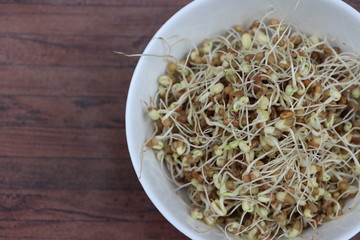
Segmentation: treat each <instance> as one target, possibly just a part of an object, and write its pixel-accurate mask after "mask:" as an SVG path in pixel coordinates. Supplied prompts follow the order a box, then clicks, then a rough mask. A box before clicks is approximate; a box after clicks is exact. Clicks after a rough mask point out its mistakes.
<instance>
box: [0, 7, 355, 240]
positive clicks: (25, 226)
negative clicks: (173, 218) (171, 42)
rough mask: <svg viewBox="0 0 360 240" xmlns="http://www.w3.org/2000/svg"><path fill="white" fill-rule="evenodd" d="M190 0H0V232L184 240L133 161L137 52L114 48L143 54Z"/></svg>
mask: <svg viewBox="0 0 360 240" xmlns="http://www.w3.org/2000/svg"><path fill="white" fill-rule="evenodd" d="M189 2H190V0H27V1H25V0H24V1H21V0H18V1H12V0H0V73H1V75H0V76H1V77H0V78H1V81H0V136H1V137H0V170H1V174H0V239H5V240H10V239H11V240H18V239H30V240H35V239H36V240H37V239H64V240H65V239H66V240H69V239H90V240H95V239H101V240H107V239H109V240H115V239H116V240H117V239H177V240H180V239H186V237H185V236H184V235H183V234H181V233H180V232H179V231H177V230H176V229H175V228H174V227H173V226H172V225H171V224H170V223H168V222H167V221H166V220H165V219H164V218H163V217H162V215H161V214H160V213H159V212H158V211H157V210H156V208H155V207H154V206H153V204H152V203H151V202H150V200H149V199H148V198H147V196H146V194H145V193H144V192H143V190H142V188H141V186H140V184H139V182H138V180H137V177H136V175H135V172H134V170H133V168H132V165H131V160H130V158H129V155H128V151H127V146H126V138H125V116H124V115H125V114H124V111H125V104H126V96H127V89H128V86H129V83H130V79H131V76H132V73H133V70H134V67H135V65H136V62H137V59H136V58H127V57H123V56H120V55H116V54H114V53H113V52H112V51H114V50H119V51H126V52H129V53H141V52H142V51H143V49H144V47H145V46H146V45H147V43H148V41H149V40H150V38H151V36H152V35H153V34H154V33H155V32H156V31H157V30H158V29H159V27H160V26H161V25H162V24H163V23H164V22H165V21H166V20H167V19H168V18H169V17H170V16H171V15H173V14H174V13H175V12H176V11H178V10H179V9H180V8H181V7H183V6H184V5H186V4H187V3H189ZM346 2H348V3H350V4H351V5H352V6H353V7H355V8H356V9H357V10H360V1H358V0H347V1H346ZM354 239H358V240H359V239H360V236H357V237H355V238H354Z"/></svg>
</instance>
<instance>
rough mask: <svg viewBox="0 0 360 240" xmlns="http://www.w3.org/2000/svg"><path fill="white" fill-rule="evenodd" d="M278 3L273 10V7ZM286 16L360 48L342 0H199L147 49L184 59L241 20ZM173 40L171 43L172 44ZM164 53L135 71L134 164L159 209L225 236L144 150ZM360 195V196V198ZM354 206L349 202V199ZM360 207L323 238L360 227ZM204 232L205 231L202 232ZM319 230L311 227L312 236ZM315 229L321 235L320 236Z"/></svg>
mask: <svg viewBox="0 0 360 240" xmlns="http://www.w3.org/2000/svg"><path fill="white" fill-rule="evenodd" d="M272 9H274V11H273V12H271V10H272ZM269 12H271V14H269V16H268V18H277V19H284V21H285V22H287V23H292V24H294V25H295V26H297V27H298V28H299V30H300V31H302V32H305V33H309V34H316V35H318V36H319V37H321V38H324V37H326V38H327V39H329V40H332V41H333V43H334V45H337V46H339V47H340V48H341V49H342V50H348V51H352V52H356V53H360V44H358V43H357V42H358V39H360V14H359V13H358V12H357V11H356V10H354V9H352V8H351V7H349V6H348V5H346V4H345V3H343V2H341V1H338V0H313V1H312V0H282V1H281V0H257V1H254V0H241V1H239V0H222V1H218V0H197V1H193V2H192V3H190V4H189V5H187V6H186V7H185V8H183V9H182V10H180V11H179V12H178V13H177V14H175V15H174V16H173V17H172V18H171V19H170V20H169V21H168V22H166V23H165V24H164V25H163V27H162V28H161V29H160V30H159V31H158V32H157V34H156V35H155V36H154V38H153V39H152V40H151V42H150V43H149V45H148V46H147V48H146V49H145V51H144V54H150V55H151V54H154V55H157V56H162V55H163V56H165V55H169V54H171V55H172V56H175V57H176V58H178V59H182V58H183V57H184V56H185V54H186V53H187V52H188V51H189V50H190V49H191V48H192V46H193V45H192V44H195V45H197V44H199V43H200V42H201V41H203V40H204V39H207V38H211V37H212V36H214V35H216V34H222V33H223V32H224V31H225V30H226V29H228V28H230V27H232V26H234V25H235V24H242V25H244V26H248V25H249V24H250V23H251V22H252V21H253V20H256V19H261V18H262V17H263V16H264V15H265V14H268V13H269ZM169 45H171V47H169ZM165 68H166V61H165V58H164V57H152V56H143V57H141V58H140V60H139V63H138V65H137V67H136V70H135V72H134V75H133V78H132V81H131V85H130V89H129V94H128V99H127V106H126V135H127V141H128V147H129V152H130V155H131V159H132V162H133V166H134V168H135V171H136V173H137V175H138V176H139V180H140V182H141V184H142V186H143V188H144V190H145V191H146V193H147V195H148V196H149V198H150V199H151V200H152V202H153V203H154V204H155V206H156V207H157V208H158V209H159V211H160V212H161V213H162V214H163V215H164V216H165V217H166V218H167V219H168V220H169V221H170V222H171V223H172V224H173V225H174V226H175V227H176V228H178V229H179V230H180V231H181V232H183V233H184V234H185V235H187V236H188V237H190V238H191V239H208V240H212V239H214V240H215V239H219V236H221V235H222V234H223V233H221V232H219V230H216V229H215V228H214V229H211V230H209V227H207V226H205V225H204V224H203V223H201V222H200V221H194V220H192V219H191V217H190V216H189V211H188V209H187V207H186V204H185V203H184V201H183V200H182V199H181V198H180V197H179V194H181V193H179V192H175V191H174V189H175V187H174V186H173V184H171V183H170V181H169V180H168V178H167V177H166V174H164V171H163V170H162V169H161V167H160V164H159V162H158V161H157V160H156V158H155V156H154V154H153V153H152V152H151V151H146V152H143V150H144V143H145V141H146V140H147V139H149V138H150V136H151V134H152V130H153V127H152V123H151V120H150V119H149V117H148V116H147V113H146V111H145V110H146V106H145V104H144V102H149V100H150V96H154V94H155V92H156V89H157V78H158V77H159V76H160V75H162V74H164V71H165ZM356 200H358V199H356ZM348 207H349V204H348ZM359 210H360V208H358V207H356V208H355V210H354V211H353V212H351V213H350V214H348V215H347V216H345V217H343V218H341V219H340V220H336V221H332V222H329V223H326V224H325V225H323V226H321V227H320V228H319V229H318V230H317V233H316V235H317V236H318V238H319V239H321V238H323V239H330V238H329V236H331V239H349V238H350V237H352V236H353V235H355V234H356V233H358V232H359V230H360V221H359V220H360V215H359V214H358V213H359ZM199 232H200V233H199ZM313 234H314V231H306V232H305V233H304V234H303V235H302V238H303V239H310V238H311V237H312V236H313ZM316 235H315V236H316Z"/></svg>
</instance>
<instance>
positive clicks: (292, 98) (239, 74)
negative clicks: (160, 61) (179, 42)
mask: <svg viewBox="0 0 360 240" xmlns="http://www.w3.org/2000/svg"><path fill="white" fill-rule="evenodd" d="M158 83H159V85H158V91H157V93H156V96H155V97H154V98H153V99H152V100H151V101H150V103H149V104H148V106H147V107H148V109H147V110H148V113H149V116H150V117H151V119H152V120H153V121H154V126H155V131H154V134H153V136H152V137H151V138H150V139H149V140H148V142H147V143H146V146H147V147H148V148H151V149H153V150H154V152H155V154H156V156H157V158H158V159H159V161H161V163H162V164H163V166H165V167H166V169H167V170H168V172H169V174H170V176H171V179H172V180H173V182H174V183H175V184H176V185H177V186H178V189H186V191H187V193H188V198H189V202H190V208H191V209H190V214H191V216H192V217H193V218H194V219H199V220H202V221H204V222H205V223H206V224H208V225H216V226H218V227H220V228H221V229H222V230H223V231H224V233H225V234H226V236H228V237H230V236H232V237H234V236H235V237H245V238H248V239H277V238H280V237H287V238H295V237H297V236H299V235H300V234H301V233H302V231H303V229H304V228H306V227H312V228H317V226H319V225H321V224H323V223H324V222H327V221H330V220H332V219H336V218H338V217H339V216H341V215H343V214H344V213H343V211H342V209H343V207H344V203H345V201H346V200H347V199H349V198H354V197H356V195H357V193H358V185H359V184H358V180H359V179H358V176H359V175H360V164H359V155H360V135H359V130H360V119H359V114H358V112H359V109H360V106H359V102H358V100H359V97H360V58H359V56H357V55H356V54H352V53H342V52H341V51H340V49H339V48H337V47H333V46H331V45H330V43H329V41H327V40H326V39H324V40H321V39H319V38H318V37H317V36H314V35H313V36H309V35H306V34H304V33H301V32H299V31H298V30H297V29H296V28H295V27H294V26H291V25H289V24H285V23H283V22H282V21H279V20H276V19H270V20H268V21H265V20H261V21H254V22H253V23H252V24H251V25H250V26H249V27H248V28H247V29H245V28H244V27H242V26H240V25H238V26H235V27H233V28H231V29H229V30H227V31H226V33H225V34H223V35H220V36H217V37H215V38H214V39H211V40H205V41H203V42H202V43H201V44H200V45H199V46H198V47H196V48H194V49H193V50H191V52H189V53H188V54H187V55H186V57H185V59H184V60H171V61H169V62H168V65H167V68H166V73H165V75H163V76H161V77H160V78H159V79H158Z"/></svg>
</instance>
